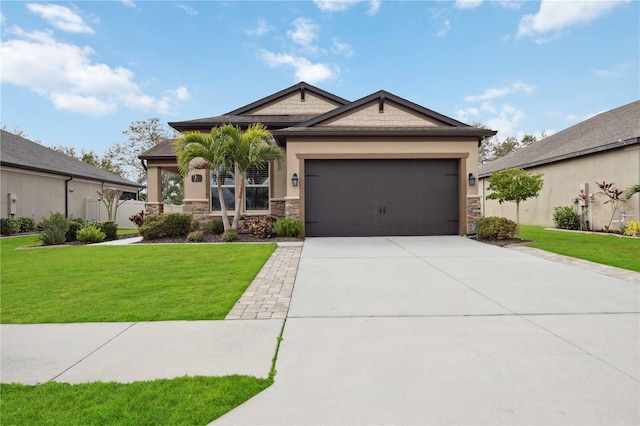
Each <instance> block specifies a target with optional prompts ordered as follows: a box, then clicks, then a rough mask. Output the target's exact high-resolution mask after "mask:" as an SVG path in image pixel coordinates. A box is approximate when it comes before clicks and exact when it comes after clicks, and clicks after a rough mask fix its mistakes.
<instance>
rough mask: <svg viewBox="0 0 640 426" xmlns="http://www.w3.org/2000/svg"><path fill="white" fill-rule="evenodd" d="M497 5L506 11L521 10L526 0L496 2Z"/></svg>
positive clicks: (498, 0) (496, 0) (501, 0)
mask: <svg viewBox="0 0 640 426" xmlns="http://www.w3.org/2000/svg"><path fill="white" fill-rule="evenodd" d="M495 3H497V4H498V5H500V6H502V7H503V8H505V9H511V10H519V9H520V8H521V7H522V5H523V4H524V3H525V1H524V0H495Z"/></svg>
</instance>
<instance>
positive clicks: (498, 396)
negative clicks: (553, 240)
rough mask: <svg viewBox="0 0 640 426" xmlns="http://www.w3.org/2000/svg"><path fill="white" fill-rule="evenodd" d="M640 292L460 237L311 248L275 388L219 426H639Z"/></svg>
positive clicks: (328, 242) (312, 241)
mask: <svg viewBox="0 0 640 426" xmlns="http://www.w3.org/2000/svg"><path fill="white" fill-rule="evenodd" d="M639 295H640V291H639V286H638V284H636V283H631V282H628V281H622V280H619V279H615V278H611V277H607V276H603V275H599V274H595V273H592V272H588V271H585V270H581V269H578V268H575V267H571V266H567V265H561V264H557V263H553V262H549V261H547V260H543V259H539V258H535V257H531V256H528V255H526V254H522V253H518V252H514V251H511V250H507V249H502V248H498V247H494V246H490V245H485V244H483V243H479V242H476V241H472V240H468V239H465V238H460V237H389V238H383V237H380V238H322V239H318V238H309V239H307V240H306V241H305V246H304V249H303V252H302V257H301V259H300V264H299V269H298V275H297V278H296V284H295V288H294V292H293V297H292V302H291V308H290V310H289V316H288V319H287V321H286V325H285V328H284V335H283V337H284V340H283V342H282V345H281V346H280V352H279V355H278V362H277V376H276V381H275V384H274V385H273V386H272V387H271V388H269V389H267V390H266V391H264V392H262V393H261V394H259V395H257V396H256V397H255V398H253V399H252V400H250V401H248V402H247V403H245V404H243V405H242V406H240V407H238V408H237V409H236V410H234V411H232V412H230V413H228V414H227V415H225V416H223V417H221V418H220V419H218V420H217V421H216V422H215V423H216V424H298V425H300V424H575V425H578V424H580V425H582V424H639V423H640V343H639V339H640V313H639V312H640V297H639Z"/></svg>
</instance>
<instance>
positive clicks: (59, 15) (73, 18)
mask: <svg viewBox="0 0 640 426" xmlns="http://www.w3.org/2000/svg"><path fill="white" fill-rule="evenodd" d="M27 9H29V10H30V11H31V12H33V13H35V14H37V15H40V17H41V18H43V19H45V20H46V21H48V22H49V23H50V24H51V25H52V26H53V27H54V28H57V29H59V30H62V31H66V32H69V33H84V34H93V32H94V31H93V29H92V28H91V27H90V26H89V25H87V24H86V23H85V22H84V20H83V19H82V17H80V15H78V14H77V13H75V12H74V11H72V10H71V9H69V8H67V7H64V6H60V5H57V4H42V3H29V4H27Z"/></svg>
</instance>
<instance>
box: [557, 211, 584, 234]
mask: <svg viewBox="0 0 640 426" xmlns="http://www.w3.org/2000/svg"><path fill="white" fill-rule="evenodd" d="M580 220H581V217H580V213H578V212H577V211H575V210H573V207H569V206H564V207H560V206H558V207H554V208H553V223H554V224H555V225H556V228H558V229H580Z"/></svg>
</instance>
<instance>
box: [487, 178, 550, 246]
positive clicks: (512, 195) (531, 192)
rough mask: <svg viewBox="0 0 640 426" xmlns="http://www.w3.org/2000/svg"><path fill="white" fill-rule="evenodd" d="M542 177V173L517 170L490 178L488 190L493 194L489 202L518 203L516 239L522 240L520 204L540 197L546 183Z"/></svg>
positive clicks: (489, 196)
mask: <svg viewBox="0 0 640 426" xmlns="http://www.w3.org/2000/svg"><path fill="white" fill-rule="evenodd" d="M542 176H543V174H542V173H537V174H532V173H529V172H527V171H525V170H523V169H517V168H512V169H502V170H498V171H495V172H493V173H491V176H489V187H488V188H487V189H488V190H489V191H492V192H491V194H489V195H487V200H498V202H499V203H500V204H502V203H504V202H505V201H510V202H513V203H516V224H517V226H518V229H517V232H516V238H520V202H521V201H525V200H528V199H529V198H535V197H537V196H538V194H539V193H540V190H541V189H542V185H543V183H544V182H543V179H542Z"/></svg>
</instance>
